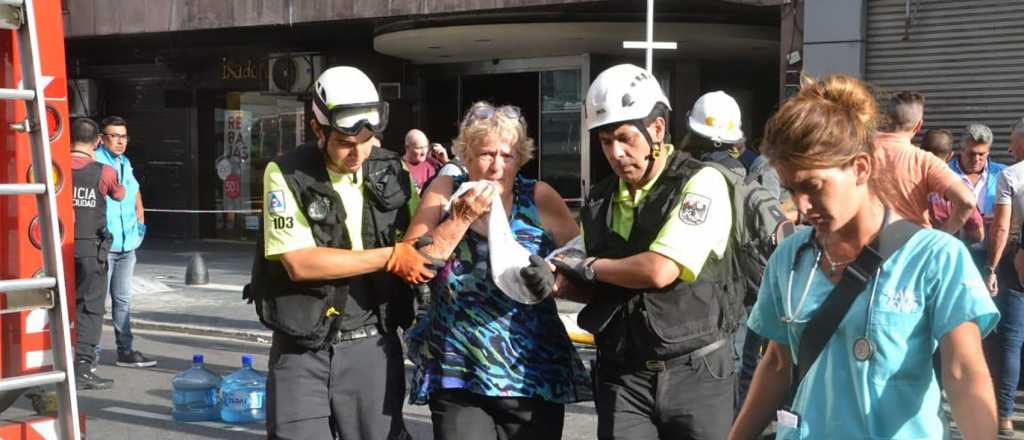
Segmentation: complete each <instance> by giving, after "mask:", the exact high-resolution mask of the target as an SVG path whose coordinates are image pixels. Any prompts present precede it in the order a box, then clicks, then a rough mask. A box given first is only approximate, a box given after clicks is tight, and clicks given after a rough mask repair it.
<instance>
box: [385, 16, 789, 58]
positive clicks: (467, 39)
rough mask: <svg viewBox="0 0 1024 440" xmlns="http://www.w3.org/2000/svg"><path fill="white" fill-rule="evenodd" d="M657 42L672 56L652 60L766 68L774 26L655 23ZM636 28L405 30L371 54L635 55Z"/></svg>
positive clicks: (639, 32)
mask: <svg viewBox="0 0 1024 440" xmlns="http://www.w3.org/2000/svg"><path fill="white" fill-rule="evenodd" d="M654 32H655V38H656V39H657V40H658V41H675V42H677V43H678V45H679V48H678V49H677V50H675V51H657V52H658V53H656V56H657V57H666V56H670V57H673V58H696V59H704V60H720V61H750V62H756V63H762V62H767V63H772V62H776V60H777V59H778V47H779V33H778V28H777V27H772V26H756V25H738V24H715V23H658V24H657V25H656V27H655V31H654ZM643 39H644V26H643V24H642V23H614V22H569V23H507V24H480V25H460V26H444V27H430V28H420V29H406V30H400V31H395V32H388V33H383V34H380V35H377V36H376V37H375V38H374V42H373V45H374V49H375V50H376V51H377V52H379V53H382V54H385V55H390V56H393V57H398V58H402V59H406V60H409V61H411V62H413V63H416V64H439V63H459V62H469V61H480V60H491V59H503V58H536V57H551V56H564V55H578V54H583V53H592V54H605V55H638V56H642V51H637V50H631V49H623V48H622V42H623V41H624V40H634V41H636V40H643Z"/></svg>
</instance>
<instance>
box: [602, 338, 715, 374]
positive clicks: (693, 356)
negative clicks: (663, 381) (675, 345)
mask: <svg viewBox="0 0 1024 440" xmlns="http://www.w3.org/2000/svg"><path fill="white" fill-rule="evenodd" d="M726 345H728V340H727V339H719V340H717V341H715V342H712V343H710V344H708V345H705V346H703V347H701V348H698V349H696V350H693V351H691V352H689V353H686V354H684V355H680V356H676V357H674V358H670V359H647V360H643V359H641V360H610V361H608V363H610V364H613V365H617V366H619V367H621V368H627V369H630V370H647V371H664V370H667V369H670V368H673V367H675V366H678V365H689V364H692V363H693V362H695V361H698V360H701V359H704V358H705V357H707V356H708V355H710V354H711V353H714V352H716V351H718V350H719V349H721V348H722V347H725V346H726ZM599 362H605V360H604V359H600V360H599Z"/></svg>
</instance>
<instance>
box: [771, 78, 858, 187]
mask: <svg viewBox="0 0 1024 440" xmlns="http://www.w3.org/2000/svg"><path fill="white" fill-rule="evenodd" d="M800 82H801V85H800V92H799V93H798V94H797V95H796V96H794V97H793V98H791V99H789V100H788V101H786V102H785V103H783V104H782V107H780V108H779V110H778V111H777V112H775V114H774V115H772V117H771V118H770V119H769V120H768V123H767V124H766V126H765V135H764V144H763V145H762V153H763V154H766V155H767V156H768V158H769V159H770V160H771V161H772V163H774V164H777V165H779V166H782V167H785V168H789V169H793V170H801V169H817V168H833V167H840V166H845V165H847V164H848V163H849V162H850V161H851V160H853V158H854V157H856V156H857V155H859V154H865V153H866V154H871V153H872V151H873V147H872V142H871V141H872V138H873V137H874V133H875V127H876V126H877V123H878V104H877V103H876V101H875V97H874V95H873V94H872V93H871V90H870V89H869V88H868V86H867V85H866V84H864V83H862V82H861V81H860V80H858V79H856V78H854V77H852V76H849V75H829V76H826V77H824V78H822V79H821V80H815V79H814V78H811V77H808V76H804V77H802V78H801V80H800Z"/></svg>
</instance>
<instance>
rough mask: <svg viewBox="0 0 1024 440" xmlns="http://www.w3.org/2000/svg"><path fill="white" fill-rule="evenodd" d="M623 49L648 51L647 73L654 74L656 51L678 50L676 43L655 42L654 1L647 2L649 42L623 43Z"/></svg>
mask: <svg viewBox="0 0 1024 440" xmlns="http://www.w3.org/2000/svg"><path fill="white" fill-rule="evenodd" d="M622 48H623V49H646V50H647V71H648V72H654V70H651V69H652V68H653V64H654V62H653V58H654V49H669V50H675V49H676V42H675V41H669V42H665V41H654V0H647V41H623V42H622Z"/></svg>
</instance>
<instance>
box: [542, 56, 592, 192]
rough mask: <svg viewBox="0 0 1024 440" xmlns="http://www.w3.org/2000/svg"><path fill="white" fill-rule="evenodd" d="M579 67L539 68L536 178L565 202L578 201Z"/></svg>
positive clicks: (580, 143) (582, 165) (579, 168)
mask: <svg viewBox="0 0 1024 440" xmlns="http://www.w3.org/2000/svg"><path fill="white" fill-rule="evenodd" d="M581 93H582V87H581V86H580V71H579V70H578V69H570V70H552V71H545V72H540V107H541V111H540V135H539V136H538V138H539V142H538V151H539V153H538V157H539V158H540V178H541V180H543V181H545V182H547V183H548V184H549V185H551V186H552V187H554V188H555V190H556V191H558V193H559V194H561V195H562V198H563V199H565V200H566V201H567V202H577V203H579V202H582V195H581V180H580V179H581V172H582V170H583V167H584V164H583V162H584V161H583V157H582V155H581V151H582V148H581V146H582V142H581V139H580V136H581V133H582V131H581V129H580V124H581V121H582V120H583V115H582V112H583V96H582V95H581Z"/></svg>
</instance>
